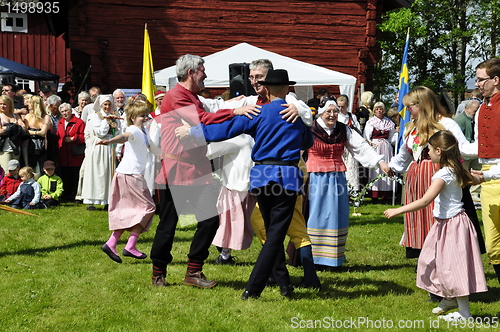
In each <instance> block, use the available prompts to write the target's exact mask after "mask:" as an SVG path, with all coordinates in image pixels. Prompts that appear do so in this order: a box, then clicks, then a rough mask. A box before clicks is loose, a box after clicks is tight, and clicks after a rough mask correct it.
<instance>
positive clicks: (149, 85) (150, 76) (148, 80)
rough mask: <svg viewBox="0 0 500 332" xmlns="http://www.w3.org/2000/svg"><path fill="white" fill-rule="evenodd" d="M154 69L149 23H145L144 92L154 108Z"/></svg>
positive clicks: (153, 108)
mask: <svg viewBox="0 0 500 332" xmlns="http://www.w3.org/2000/svg"><path fill="white" fill-rule="evenodd" d="M154 74H155V72H154V70H153V55H152V53H151V43H150V41H149V33H148V24H147V23H146V24H145V25H144V53H143V58H142V94H144V95H145V96H146V98H147V99H148V102H149V103H150V105H151V107H152V110H151V111H154V110H155V109H156V103H155V93H156V84H155V77H154Z"/></svg>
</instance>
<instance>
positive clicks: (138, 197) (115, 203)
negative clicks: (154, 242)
mask: <svg viewBox="0 0 500 332" xmlns="http://www.w3.org/2000/svg"><path fill="white" fill-rule="evenodd" d="M155 210H156V206H155V203H154V201H153V198H152V197H151V194H150V192H149V189H148V186H147V184H146V180H144V177H143V176H142V175H140V174H122V173H118V172H116V173H115V176H114V177H113V180H112V182H111V196H110V198H109V209H108V211H109V212H108V220H109V229H110V230H111V231H114V230H120V229H129V228H131V227H133V226H135V225H137V224H141V225H142V227H143V228H144V229H143V232H147V231H148V230H149V227H150V226H151V222H152V221H153V216H154V214H155Z"/></svg>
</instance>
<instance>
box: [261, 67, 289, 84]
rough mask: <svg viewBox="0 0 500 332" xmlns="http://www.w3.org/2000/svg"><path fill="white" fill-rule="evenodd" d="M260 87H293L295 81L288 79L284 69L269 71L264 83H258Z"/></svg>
mask: <svg viewBox="0 0 500 332" xmlns="http://www.w3.org/2000/svg"><path fill="white" fill-rule="evenodd" d="M257 83H259V84H262V85H295V83H297V82H295V81H290V80H289V79H288V72H287V71H286V70H285V69H274V70H273V69H270V70H269V71H268V72H267V76H266V79H265V80H264V81H258V82H257Z"/></svg>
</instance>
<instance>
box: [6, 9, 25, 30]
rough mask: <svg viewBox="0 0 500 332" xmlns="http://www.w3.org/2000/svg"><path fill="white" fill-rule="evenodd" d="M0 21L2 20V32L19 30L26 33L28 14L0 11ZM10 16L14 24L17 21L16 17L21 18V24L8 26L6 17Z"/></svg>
mask: <svg viewBox="0 0 500 332" xmlns="http://www.w3.org/2000/svg"><path fill="white" fill-rule="evenodd" d="M1 14H2V16H1V21H2V32H19V33H28V14H17V13H5V12H2V13H1ZM8 18H12V19H13V20H14V24H15V23H17V20H18V19H22V23H23V25H22V26H15V25H14V26H8V25H7V19H8Z"/></svg>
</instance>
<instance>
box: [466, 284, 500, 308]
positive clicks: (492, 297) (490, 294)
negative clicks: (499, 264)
mask: <svg viewBox="0 0 500 332" xmlns="http://www.w3.org/2000/svg"><path fill="white" fill-rule="evenodd" d="M499 292H500V289H499V288H498V287H488V291H487V292H483V293H475V294H471V295H469V300H470V301H471V302H483V303H494V302H498V294H499ZM499 310H500V309H499Z"/></svg>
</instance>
